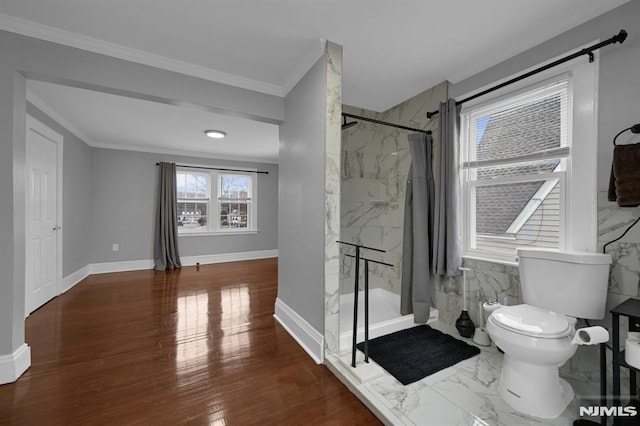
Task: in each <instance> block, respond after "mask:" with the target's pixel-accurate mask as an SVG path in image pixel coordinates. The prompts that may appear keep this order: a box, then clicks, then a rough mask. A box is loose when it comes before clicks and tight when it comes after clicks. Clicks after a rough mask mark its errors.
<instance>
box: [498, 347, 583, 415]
mask: <svg viewBox="0 0 640 426" xmlns="http://www.w3.org/2000/svg"><path fill="white" fill-rule="evenodd" d="M498 392H499V394H500V396H501V397H502V399H504V400H505V401H506V402H507V404H509V405H510V406H511V407H512V408H514V409H516V410H518V411H520V412H521V413H524V414H528V415H530V416H535V417H541V418H544V419H553V418H556V417H558V416H559V415H560V414H562V412H563V411H564V410H565V408H567V406H568V405H569V403H570V402H571V401H572V400H573V389H572V388H571V385H570V384H569V383H567V382H566V381H565V380H563V379H561V378H560V376H559V373H558V366H543V365H534V364H529V363H526V362H522V361H518V360H514V359H513V358H512V357H510V356H509V355H508V354H505V356H504V361H503V363H502V372H501V373H500V383H499V385H498Z"/></svg>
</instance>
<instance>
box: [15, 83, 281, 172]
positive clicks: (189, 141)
mask: <svg viewBox="0 0 640 426" xmlns="http://www.w3.org/2000/svg"><path fill="white" fill-rule="evenodd" d="M27 90H28V99H29V100H30V101H31V102H32V103H33V104H34V105H36V106H38V107H40V109H43V110H44V111H45V112H47V113H49V115H51V116H52V118H54V119H57V121H58V122H61V121H63V123H60V124H62V125H63V126H65V127H66V128H67V129H68V130H71V131H72V132H73V133H74V134H76V136H78V137H79V138H80V139H82V140H83V141H85V142H86V143H88V144H89V145H91V146H94V147H101V148H117V149H126V150H136V151H148V152H161V153H167V154H179V155H193V156H196V157H199V156H205V157H209V158H220V159H228V160H238V159H242V160H244V161H257V162H268V163H277V162H278V126H276V125H273V124H267V123H262V122H258V121H253V120H247V119H243V118H238V117H233V116H227V115H220V114H214V113H211V112H207V111H204V110H201V109H198V108H187V107H178V106H173V105H167V104H163V103H158V102H150V101H145V100H140V99H135V98H128V97H124V96H118V95H111V94H108V93H102V92H94V91H91V90H86V89H78V88H75V87H68V86H61V85H58V84H52V83H45V82H41V81H33V80H28V81H27ZM56 114H58V116H55V115H56ZM209 129H211V130H223V131H224V132H226V133H227V136H226V137H225V138H224V139H211V138H209V137H207V136H205V134H204V131H205V130H209Z"/></svg>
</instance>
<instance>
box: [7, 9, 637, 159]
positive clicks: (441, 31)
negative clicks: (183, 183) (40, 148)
mask: <svg viewBox="0 0 640 426" xmlns="http://www.w3.org/2000/svg"><path fill="white" fill-rule="evenodd" d="M626 1H627V0H608V1H601V0H562V1H550V0H547V1H540V0H517V1H514V0H484V1H475V2H473V1H468V0H440V1H437V2H436V1H433V0H402V1H390V0H350V1H345V0H269V1H265V0H216V1H212V0H191V1H189V2H178V1H169V0H135V1H131V0H109V1H104V2H97V1H86V0H47V1H42V0H2V1H1V2H0V29H6V30H9V31H14V32H18V33H22V34H26V35H30V36H39V37H46V38H49V39H51V40H52V41H57V42H64V43H67V44H71V45H73V44H74V43H78V42H81V43H82V45H83V46H84V47H85V48H87V46H94V49H93V50H95V51H100V50H101V49H102V52H101V53H106V49H108V50H109V52H110V53H109V54H111V55H114V56H118V53H117V52H121V54H122V56H123V57H124V56H128V57H131V55H135V56H136V57H138V58H140V60H141V61H143V62H147V63H148V64H153V65H157V64H159V63H164V64H167V66H168V67H170V68H171V69H173V70H175V71H180V72H183V73H186V74H190V75H196V76H198V77H203V78H208V79H210V80H214V81H219V82H222V83H226V84H232V85H236V86H238V87H244V88H249V89H252V90H257V91H260V92H264V93H269V94H274V95H278V96H284V95H286V93H287V92H288V91H289V90H290V89H291V88H292V87H293V86H294V85H295V83H296V82H297V81H298V80H299V79H300V78H301V77H302V76H303V75H304V73H305V72H306V71H307V70H308V69H309V67H310V66H311V65H312V64H313V63H314V62H315V61H316V60H317V58H318V57H319V55H320V46H321V43H320V40H330V41H332V42H335V43H338V44H340V45H342V46H343V49H344V52H343V67H344V73H343V101H344V103H345V104H348V105H352V106H356V107H362V108H367V109H370V110H374V111H384V110H386V109H388V108H390V107H392V106H394V105H397V104H398V103H400V102H402V101H404V100H406V99H408V98H410V97H412V96H414V95H416V94H418V93H420V92H422V91H424V90H426V89H428V88H430V87H433V86H434V85H436V84H438V83H440V82H442V81H444V80H449V81H451V82H453V83H455V82H458V81H460V80H462V79H464V78H466V77H469V76H471V75H473V74H475V73H477V72H479V71H482V70H484V69H486V68H488V67H490V66H492V65H495V64H496V63H499V62H501V61H502V60H505V59H507V58H509V57H511V56H514V55H516V54H518V53H520V52H522V51H524V50H526V49H528V48H530V47H533V46H535V45H537V44H539V43H541V42H543V41H545V40H548V39H549V38H551V37H554V36H556V35H558V34H560V33H562V32H564V31H566V30H568V29H570V28H572V27H574V26H576V25H579V24H581V23H583V22H585V21H587V20H589V19H591V18H593V17H595V16H598V15H600V14H602V13H604V12H606V11H608V10H610V9H613V8H615V7H617V6H619V5H620V4H623V3H625V2H626ZM611 30H612V32H615V31H617V29H615V28H612V29H611ZM612 35H613V33H612ZM114 52H116V53H114ZM39 86H40V85H38V87H36V86H33V87H32V90H33V92H34V93H36V94H37V95H38V96H40V97H41V98H42V99H43V100H44V101H45V102H47V103H51V106H52V107H57V108H60V110H59V111H58V112H59V114H60V115H61V116H64V117H66V118H67V119H68V121H69V122H71V123H72V124H73V125H75V126H76V127H77V128H78V129H79V130H81V131H83V132H84V133H86V134H87V136H89V137H91V138H94V139H95V142H96V143H99V144H107V143H112V142H113V143H116V144H122V143H125V144H134V145H143V146H150V145H151V144H152V140H164V139H163V138H160V137H158V135H153V137H151V135H149V133H147V132H145V131H143V130H141V129H142V128H149V127H150V124H149V123H141V120H130V121H137V122H138V123H140V128H138V129H135V128H130V127H131V126H133V125H134V124H136V123H135V122H134V123H131V122H129V124H127V125H126V127H125V126H123V125H122V123H121V124H117V125H115V127H117V128H119V130H120V131H119V135H120V136H121V137H120V141H112V140H111V139H110V138H111V137H113V134H111V135H110V134H109V133H108V132H107V129H108V128H114V123H109V122H107V121H109V120H105V116H104V115H103V116H102V120H98V119H94V120H90V118H89V117H88V116H87V115H88V112H87V111H80V110H79V109H78V108H75V109H74V108H73V106H72V105H71V104H74V103H73V102H64V101H58V100H54V98H56V99H57V98H59V97H60V96H61V95H62V94H63V93H64V96H67V97H69V96H87V97H88V98H91V99H93V100H96V99H95V97H96V96H110V95H106V94H91V93H85V92H86V91H82V90H80V89H70V88H66V87H62V88H55V87H51V86H52V85H44V83H43V84H42V87H39ZM66 91H69V93H66ZM71 92H73V93H71ZM121 102H122V103H121ZM128 102H132V103H131V104H129V105H128V106H129V107H134V108H136V109H135V111H136V113H139V112H140V111H142V110H143V109H145V108H144V105H146V104H151V103H148V102H147V103H141V102H144V101H132V100H130V99H129V100H113V99H112V100H111V101H109V102H108V103H109V104H111V105H113V107H114V108H116V107H117V108H120V109H119V111H122V108H125V107H127V105H125V104H127V103H128ZM54 104H55V105H54ZM63 104H65V105H63ZM75 105H78V103H77V102H76V103H75ZM80 105H82V104H81V103H80ZM147 106H148V107H149V108H154V109H159V110H162V109H166V108H176V107H169V106H159V105H153V104H151V105H147ZM188 111H189V112H192V113H194V114H195V115H198V114H200V115H201V114H203V113H202V112H201V111H200V112H198V113H196V112H195V110H188ZM103 112H104V111H103ZM157 112H158V111H155V110H154V113H157ZM174 112H175V111H174ZM185 114H186V112H185ZM120 115H126V114H120ZM186 115H188V114H186ZM111 116H112V114H108V115H107V116H106V117H111ZM113 116H114V117H116V116H118V117H119V115H117V114H113ZM119 118H123V119H124V117H119ZM199 118H200V119H202V118H203V117H202V116H200V117H199ZM199 118H198V117H195V118H193V120H198V119H199ZM114 119H115V118H114ZM223 119H224V120H235V121H238V119H234V118H232V117H227V116H224V117H223V116H216V115H213V116H211V117H210V120H211V121H209V122H220V123H221V125H220V127H226V128H227V129H229V127H227V125H226V124H224V122H223V121H222V120H223ZM217 120H218V121H217ZM85 122H92V123H93V124H92V126H91V129H89V128H88V126H87V125H85V124H84V123H85ZM158 122H159V120H157V118H156V119H155V120H154V122H153V123H154V124H157V123H158ZM99 123H103V128H102V129H95V128H94V125H95V126H98V125H99ZM244 124H246V125H247V126H248V124H247V122H246V121H245V122H244ZM240 126H241V127H242V124H241V125H240ZM206 127H207V128H209V127H211V125H207V126H206ZM247 131H249V130H247ZM275 131H276V133H275V137H276V139H277V129H276V130H275ZM163 132H164V133H167V134H172V132H175V133H173V134H175V135H183V137H184V135H185V133H183V132H187V130H180V129H171V130H169V129H167V128H165V129H163ZM229 134H230V135H231V131H229ZM123 135H124V136H123ZM145 135H146V138H145ZM243 136H244V135H243ZM246 136H250V135H246ZM273 136H274V133H273V132H272V133H271V134H270V135H267V136H264V139H265V141H264V142H263V143H264V144H267V145H269V146H270V147H271V149H275V150H276V151H277V141H275V140H271V141H269V140H267V139H268V138H269V137H273ZM184 139H185V140H186V139H187V138H186V137H184ZM190 140H191V139H189V141H190ZM163 143H164V144H165V145H163V146H162V147H163V148H166V146H167V145H166V144H167V143H168V142H166V141H164V142H163ZM186 143H191V142H186ZM193 143H195V140H194V142H193ZM244 143H247V140H246V139H243V140H242V141H236V144H235V145H234V146H236V147H240V146H242V144H244ZM238 144H240V145H238ZM193 148H194V149H196V151H202V149H203V148H202V147H197V146H194V147H193ZM248 149H249V151H250V152H252V153H253V154H254V155H252V157H261V156H262V155H263V153H261V152H258V151H257V150H256V151H253V150H254V149H256V148H255V147H251V148H248ZM245 152H246V150H245ZM227 154H228V155H231V156H233V155H234V154H233V153H227ZM227 154H225V155H227ZM220 155H222V154H220ZM237 155H239V156H242V155H244V152H240V151H239V152H238V153H237ZM275 155H276V156H277V152H276V153H275ZM266 158H270V159H269V160H268V161H274V160H273V158H274V157H273V153H272V154H268V155H267V157H265V159H266Z"/></svg>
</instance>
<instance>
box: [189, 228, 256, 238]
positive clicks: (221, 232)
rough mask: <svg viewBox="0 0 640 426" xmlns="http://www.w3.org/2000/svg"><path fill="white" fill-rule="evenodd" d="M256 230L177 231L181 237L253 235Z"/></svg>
mask: <svg viewBox="0 0 640 426" xmlns="http://www.w3.org/2000/svg"><path fill="white" fill-rule="evenodd" d="M257 233H258V230H246V231H218V232H184V233H179V234H178V238H182V237H214V236H222V235H254V234H257Z"/></svg>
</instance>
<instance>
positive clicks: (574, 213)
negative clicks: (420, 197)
mask: <svg viewBox="0 0 640 426" xmlns="http://www.w3.org/2000/svg"><path fill="white" fill-rule="evenodd" d="M597 42H598V40H596V41H595V43H597ZM589 45H591V43H590V44H585V45H584V46H581V47H579V48H578V49H575V50H574V51H570V52H567V54H571V53H574V52H577V51H580V50H582V48H583V47H586V46H589ZM593 53H594V58H595V62H594V63H590V62H589V61H588V58H587V57H586V55H584V56H580V57H578V58H576V59H574V60H572V61H569V62H566V63H564V64H562V65H560V66H557V67H555V68H552V69H549V70H546V71H543V72H541V73H539V74H537V75H535V76H533V77H530V78H528V79H525V80H523V81H521V82H518V83H515V84H513V85H511V86H508V87H504V88H502V89H499V90H497V91H495V92H494V93H493V95H492V97H491V102H495V101H496V99H498V98H500V97H504V96H512V94H514V93H517V92H518V91H525V90H528V89H527V88H529V87H531V86H533V85H536V84H539V83H542V82H544V81H545V80H548V79H550V78H557V77H559V76H560V75H562V74H563V73H570V74H571V88H570V90H571V92H572V116H571V117H570V123H569V126H568V128H567V130H568V131H569V132H570V134H569V141H570V143H571V147H570V149H571V155H570V156H569V158H567V160H566V170H565V172H564V176H563V177H562V179H566V182H565V184H564V185H561V194H560V197H561V199H563V202H562V203H561V209H560V221H561V224H562V225H561V232H560V250H571V251H587V252H596V251H597V154H598V144H597V135H598V108H597V107H598V81H599V52H598V51H595V52H593ZM564 56H565V55H561V56H558V57H556V58H553V59H550V60H549V61H547V62H545V63H542V64H538V65H536V66H534V67H531V68H530V69H527V70H523V71H522V72H519V73H518V74H517V75H522V74H524V73H526V72H528V71H530V70H533V69H535V68H538V67H540V66H542V65H545V64H548V63H551V62H554V61H556V60H557V59H559V58H561V57H564ZM515 76H516V75H512V76H508V77H505V78H504V79H501V80H499V81H496V82H493V83H492V84H491V85H490V86H495V85H497V84H500V83H502V82H504V81H508V80H510V79H512V78H514V77H515ZM488 87H489V85H487V86H485V87H481V88H478V89H476V90H474V91H472V92H470V93H467V94H465V95H463V96H460V98H461V99H464V98H467V97H469V96H472V95H474V94H475V93H479V92H481V91H483V90H485V89H486V88H488ZM482 103H488V101H487V97H486V96H483V97H481V98H478V99H476V100H473V101H469V102H467V103H465V105H464V107H463V109H462V112H464V110H465V109H468V108H471V107H474V106H475V107H477V106H478V105H481V104H482ZM574 141H579V143H574ZM460 142H461V143H462V140H461V141H460ZM553 154H557V153H553ZM573 163H575V164H577V165H579V167H575V168H574V167H572V165H573ZM460 166H461V167H462V164H461V165H460ZM467 173H469V169H462V170H461V173H460V177H461V179H462V182H463V183H464V182H467V181H468V179H467V175H466V174H467ZM494 182H495V181H494ZM463 188H464V190H463V195H464V196H463V200H462V208H463V220H464V222H463V226H464V233H463V235H464V237H465V238H464V242H463V243H464V254H463V257H464V258H467V259H474V260H483V261H488V262H494V263H502V264H507V265H517V258H516V257H515V254H514V256H503V255H500V254H495V253H487V252H483V251H474V250H470V249H469V243H470V241H471V238H475V235H472V234H471V233H470V229H469V227H468V226H467V224H468V223H469V222H468V221H469V220H472V219H475V218H474V217H472V216H473V214H472V212H471V211H472V209H471V208H470V207H469V206H470V205H475V199H473V200H472V199H471V195H470V191H469V186H468V185H464V184H463Z"/></svg>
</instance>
